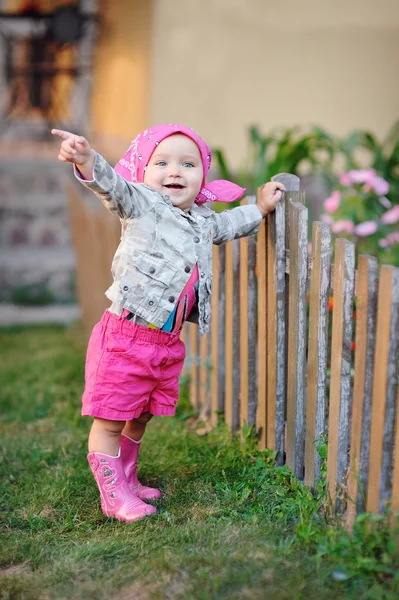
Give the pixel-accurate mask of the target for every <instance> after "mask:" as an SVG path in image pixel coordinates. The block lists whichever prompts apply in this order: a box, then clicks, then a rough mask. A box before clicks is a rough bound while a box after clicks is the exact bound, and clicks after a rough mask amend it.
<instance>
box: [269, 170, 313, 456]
mask: <svg viewBox="0 0 399 600" xmlns="http://www.w3.org/2000/svg"><path fill="white" fill-rule="evenodd" d="M272 179H273V181H278V182H280V183H282V184H283V185H284V186H285V188H286V192H285V193H284V194H283V199H282V201H281V202H280V203H279V204H278V205H277V206H276V210H275V211H274V212H272V213H271V214H270V215H268V216H267V219H266V247H267V251H266V261H267V272H266V307H265V311H266V319H267V335H266V347H267V353H266V356H267V359H266V360H267V371H266V373H267V382H266V394H265V396H266V397H265V398H264V399H262V398H259V401H261V402H265V406H266V410H265V411H264V412H265V417H266V418H265V427H266V445H267V447H268V448H270V449H273V450H277V464H280V465H281V464H283V461H284V421H285V411H286V389H287V388H286V369H285V366H286V364H287V344H286V332H287V331H288V327H287V322H286V320H287V315H288V310H287V308H288V307H287V298H288V296H287V295H286V291H287V288H288V278H287V276H286V248H287V247H288V239H289V237H288V232H289V215H288V206H289V203H290V201H291V200H293V201H297V202H300V203H301V204H303V203H304V196H303V193H301V192H300V191H299V185H300V180H299V177H297V176H296V175H292V174H290V173H279V174H278V175H275V176H274V177H273V178H272ZM259 284H261V281H259ZM262 291H263V290H262ZM258 298H259V294H258ZM259 358H260V357H259ZM262 369H266V365H265V364H263V363H261V362H259V368H258V373H259V376H260V373H261V370H262ZM259 409H260V411H261V414H262V407H259V405H258V410H259ZM258 424H259V423H258Z"/></svg>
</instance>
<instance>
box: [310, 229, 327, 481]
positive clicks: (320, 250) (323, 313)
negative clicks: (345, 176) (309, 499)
mask: <svg viewBox="0 0 399 600" xmlns="http://www.w3.org/2000/svg"><path fill="white" fill-rule="evenodd" d="M330 268H331V229H330V228H329V227H328V225H325V224H324V223H318V222H315V223H313V227H312V273H311V280H310V299H309V346H308V389H307V405H306V440H305V484H306V485H308V486H310V487H314V485H315V482H316V481H317V479H319V478H320V476H321V459H320V456H319V455H318V453H317V448H316V446H315V440H316V439H317V438H318V436H320V435H322V434H325V432H326V398H325V397H326V379H327V354H328V294H329V290H330ZM316 342H317V343H316Z"/></svg>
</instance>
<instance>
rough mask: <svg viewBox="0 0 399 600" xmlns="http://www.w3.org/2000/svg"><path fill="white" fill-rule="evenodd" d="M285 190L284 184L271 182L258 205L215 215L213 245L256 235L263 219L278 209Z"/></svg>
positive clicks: (262, 192) (266, 186) (261, 195)
mask: <svg viewBox="0 0 399 600" xmlns="http://www.w3.org/2000/svg"><path fill="white" fill-rule="evenodd" d="M284 190H285V187H284V185H283V184H282V183H279V182H277V181H269V183H266V184H265V185H264V186H263V188H262V190H261V192H260V196H259V200H258V202H257V204H249V205H248V206H237V207H236V208H233V209H232V210H225V211H223V212H221V213H214V215H213V219H214V223H215V228H214V232H213V243H214V244H224V243H225V242H229V241H230V240H234V239H237V238H240V237H245V236H247V235H253V234H254V233H256V232H257V231H258V229H259V225H260V224H261V222H262V219H263V218H264V217H265V216H266V215H268V214H269V213H271V212H273V210H274V209H275V208H276V205H277V203H278V202H279V200H280V199H281V196H282V191H284Z"/></svg>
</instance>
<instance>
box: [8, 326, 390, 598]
mask: <svg viewBox="0 0 399 600" xmlns="http://www.w3.org/2000/svg"><path fill="white" fill-rule="evenodd" d="M0 337H1V339H0V398H1V420H0V448H1V454H0V518H1V532H0V597H1V598H2V599H10V600H11V599H12V600H16V599H24V600H25V599H26V600H31V599H39V598H40V599H46V600H47V599H53V598H54V599H55V598H57V599H60V598H62V599H64V598H75V599H86V598H95V599H103V598H104V599H105V598H111V597H112V598H113V597H117V598H119V599H121V600H128V599H129V600H130V599H133V598H134V599H138V600H144V599H147V598H151V599H152V598H154V599H158V598H159V599H164V598H166V599H184V600H186V599H191V598H192V599H199V600H211V599H212V600H213V599H218V600H219V599H222V600H223V599H229V600H230V599H238V598H242V599H247V598H248V599H255V600H256V599H264V598H271V599H277V600H279V599H287V600H288V599H290V600H293V599H294V600H295V599H300V598H306V600H312V599H334V600H336V599H337V598H345V599H347V598H348V599H352V598H353V599H355V598H356V599H359V598H365V599H370V600H371V599H380V598H381V599H383V598H384V599H385V598H386V599H392V600H393V599H394V598H398V597H399V596H398V594H399V578H398V572H399V569H398V567H399V558H398V550H397V546H396V543H395V534H394V533H390V532H389V530H388V528H387V526H386V521H385V519H384V518H383V517H377V518H374V519H372V518H367V519H365V518H363V519H360V520H359V521H358V522H357V524H356V528H355V533H354V535H352V536H349V535H348V534H347V533H345V532H344V531H343V530H342V529H340V528H338V527H336V526H335V527H333V526H332V525H331V524H328V523H327V522H326V520H325V518H324V517H323V513H322V511H321V510H320V504H321V500H317V499H315V498H314V497H313V496H312V494H311V493H310V492H309V490H307V489H306V488H304V487H303V486H302V485H301V484H300V483H299V482H297V481H296V480H295V479H294V478H293V477H292V476H291V474H290V473H289V471H288V469H286V468H285V467H283V468H273V467H272V466H271V465H270V454H268V453H259V452H257V451H256V448H255V445H254V443H253V441H252V440H251V438H250V437H249V436H248V438H247V443H246V444H244V446H241V445H240V444H238V442H237V441H234V440H231V439H230V436H229V435H228V433H227V431H226V430H225V428H224V427H223V426H221V427H219V428H217V429H216V430H215V431H213V432H212V433H211V434H209V435H208V436H207V437H199V436H198V435H197V434H196V433H195V431H194V430H193V428H192V426H191V425H192V419H190V415H191V411H190V406H189V403H188V401H187V399H185V398H182V401H181V404H180V407H179V411H178V415H177V416H176V417H175V418H157V419H154V420H153V421H152V422H151V424H150V426H149V428H148V433H147V434H146V439H145V443H143V449H142V461H141V465H140V468H141V477H142V480H144V481H145V482H147V483H149V484H153V485H157V486H160V487H161V489H162V490H163V491H164V494H165V495H164V498H163V499H162V500H161V501H160V502H158V504H157V507H158V514H157V515H156V516H154V517H151V518H148V519H146V520H143V521H140V522H138V523H133V524H130V525H127V524H123V523H119V522H116V521H113V520H111V519H105V518H104V517H103V515H102V513H101V511H100V508H99V500H98V493H97V490H96V486H95V483H94V480H93V478H92V475H91V473H90V470H89V468H88V465H87V462H86V444H87V434H88V430H89V426H90V420H89V419H86V418H81V417H80V396H81V392H82V386H83V368H84V350H85V347H84V343H83V342H82V340H81V339H80V337H79V334H78V331H77V330H76V329H63V328H57V327H38V328H27V329H25V328H12V329H8V330H2V331H1V332H0Z"/></svg>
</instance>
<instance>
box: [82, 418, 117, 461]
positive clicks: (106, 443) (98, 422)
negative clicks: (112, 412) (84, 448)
mask: <svg viewBox="0 0 399 600" xmlns="http://www.w3.org/2000/svg"><path fill="white" fill-rule="evenodd" d="M124 426H125V421H107V420H106V419H98V418H95V419H94V421H93V425H92V427H91V431H90V435H89V452H101V453H103V454H108V455H109V456H117V455H118V452H119V446H120V438H121V433H122V429H123V428H124Z"/></svg>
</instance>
